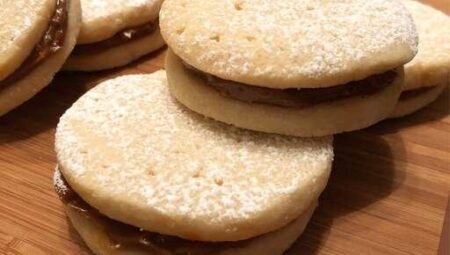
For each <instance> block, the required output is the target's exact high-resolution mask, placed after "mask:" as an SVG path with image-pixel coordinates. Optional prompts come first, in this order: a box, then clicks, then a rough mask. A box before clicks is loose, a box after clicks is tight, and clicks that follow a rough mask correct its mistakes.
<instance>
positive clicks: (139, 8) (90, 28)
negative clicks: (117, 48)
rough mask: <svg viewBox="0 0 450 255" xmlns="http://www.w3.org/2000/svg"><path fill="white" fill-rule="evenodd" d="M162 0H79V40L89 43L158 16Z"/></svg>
mask: <svg viewBox="0 0 450 255" xmlns="http://www.w3.org/2000/svg"><path fill="white" fill-rule="evenodd" d="M161 3H162V0H114V1H112V0H81V6H82V9H83V12H82V20H83V24H82V27H81V31H80V41H81V42H82V43H89V42H94V41H100V40H104V39H107V38H108V37H111V36H112V35H114V34H115V33H117V32H118V31H120V30H122V29H125V28H128V27H132V26H136V25H141V24H143V23H145V22H150V21H153V20H155V19H156V18H157V17H158V13H159V9H160V6H161Z"/></svg>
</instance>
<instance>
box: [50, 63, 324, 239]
mask: <svg viewBox="0 0 450 255" xmlns="http://www.w3.org/2000/svg"><path fill="white" fill-rule="evenodd" d="M55 148H56V152H57V159H58V163H59V165H60V169H61V172H62V173H63V175H64V176H65V177H66V180H67V182H68V183H69V184H70V186H71V187H72V188H73V189H74V190H75V191H76V192H77V193H78V194H79V195H80V196H81V197H82V198H83V199H84V200H85V201H86V202H88V203H89V204H90V205H91V206H93V207H94V208H97V209H98V210H99V211H100V212H101V213H102V214H104V215H107V216H108V217H110V218H113V219H115V220H118V221H121V222H124V223H127V224H130V225H134V226H139V227H141V228H144V229H146V230H148V231H152V232H158V233H162V234H167V235H172V236H178V237H181V238H184V239H188V240H201V241H236V240H243V239H249V238H251V237H254V236H258V235H262V234H265V233H268V232H270V231H273V230H276V229H279V228H281V227H283V226H285V225H287V224H288V223H289V222H291V221H292V220H294V219H296V218H297V217H299V216H300V214H301V213H302V212H303V211H305V210H306V209H307V208H308V206H309V205H310V204H311V203H312V202H313V201H315V200H316V199H317V197H318V196H319V194H320V193H321V192H322V190H323V189H324V188H325V185H326V183H327V180H328V177H329V173H330V168H331V163H332V159H333V149H332V138H331V137H324V138H319V139H312V138H309V139H300V138H295V137H286V136H278V135H267V134H263V133H256V132H252V131H247V130H241V129H237V128H233V127H231V126H227V125H224V124H221V123H219V122H215V121H211V120H208V119H205V118H203V117H202V116H200V115H198V114H195V113H193V112H191V111H189V110H188V109H186V108H185V107H183V106H181V105H179V104H177V103H176V101H175V100H174V99H172V98H171V96H170V94H169V91H168V88H167V82H166V73H165V72H164V71H160V72H157V73H155V74H152V75H135V76H124V77H120V78H116V79H113V80H109V81H106V82H104V83H103V84H101V85H99V86H97V87H96V88H94V89H92V90H91V91H89V92H88V93H87V94H86V95H84V96H83V97H81V99H80V100H79V101H77V102H76V103H75V104H74V105H73V106H72V108H70V109H69V110H68V111H67V112H66V113H65V114H64V116H63V117H62V118H61V122H60V123H59V125H58V128H57V132H56V144H55Z"/></svg>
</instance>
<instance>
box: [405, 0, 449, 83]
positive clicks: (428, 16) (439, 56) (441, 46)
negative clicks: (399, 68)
mask: <svg viewBox="0 0 450 255" xmlns="http://www.w3.org/2000/svg"><path fill="white" fill-rule="evenodd" d="M402 3H403V4H405V6H406V7H407V9H408V10H409V11H410V12H411V14H412V16H413V19H414V22H415V24H416V26H417V30H418V32H419V37H420V43H419V53H418V54H417V56H416V57H415V58H414V59H413V61H411V62H409V63H408V64H407V65H405V90H412V89H417V88H421V87H427V86H436V85H440V84H443V85H445V84H448V83H449V79H450V76H449V72H450V17H449V16H448V15H446V14H445V13H443V12H441V11H439V10H436V9H434V8H432V7H431V6H428V5H425V4H422V3H419V2H416V1H412V0H403V1H402ZM449 4H450V3H449Z"/></svg>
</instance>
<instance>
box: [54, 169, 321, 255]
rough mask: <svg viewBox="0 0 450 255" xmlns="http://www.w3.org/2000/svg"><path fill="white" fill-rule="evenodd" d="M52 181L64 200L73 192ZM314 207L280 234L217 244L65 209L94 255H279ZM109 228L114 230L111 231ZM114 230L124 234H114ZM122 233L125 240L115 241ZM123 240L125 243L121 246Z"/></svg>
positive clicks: (58, 178) (59, 181)
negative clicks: (144, 240) (184, 238)
mask: <svg viewBox="0 0 450 255" xmlns="http://www.w3.org/2000/svg"><path fill="white" fill-rule="evenodd" d="M54 180H55V189H56V190H57V192H58V194H59V193H63V194H62V196H67V195H69V194H67V193H70V192H73V191H71V190H70V187H68V186H67V184H66V183H65V182H64V181H63V180H62V178H61V173H60V172H59V170H56V172H55V178H54ZM64 193H66V194H64ZM72 195H73V194H72ZM76 201H79V200H76ZM316 206H317V202H314V203H313V204H312V205H310V206H309V207H308V209H307V210H306V211H305V212H303V213H302V214H301V215H300V216H299V217H298V218H297V219H295V220H294V221H293V222H291V223H289V224H288V225H286V226H285V227H283V228H281V229H279V230H275V231H273V232H270V233H268V234H264V235H262V236H258V237H254V238H252V239H249V240H244V241H237V242H218V243H217V242H216V243H205V242H193V241H189V240H183V239H179V238H176V237H171V236H163V235H159V234H155V233H143V232H142V231H141V230H139V229H138V228H135V227H132V226H128V225H125V224H123V223H119V222H115V221H113V220H111V219H108V218H106V217H105V216H103V215H99V214H94V213H92V212H90V210H92V209H91V208H89V207H88V206H86V205H83V203H79V202H78V203H77V204H76V206H74V205H72V204H70V202H68V203H65V206H64V208H65V211H66V214H67V216H68V218H69V219H70V221H71V223H72V225H73V226H74V228H75V229H76V230H77V232H78V233H79V234H80V235H81V237H82V239H83V240H84V241H85V243H86V244H87V246H88V247H89V248H90V249H91V250H92V251H93V252H94V253H95V254H108V255H115V254H117V255H118V254H128V255H131V254H154V255H156V254H180V253H183V252H184V253H183V254H191V255H196V254H198V255H200V254H216V255H281V254H283V252H284V251H286V250H287V249H288V248H289V247H290V246H291V245H292V243H294V241H295V240H296V239H297V238H298V237H299V236H300V234H301V233H302V232H303V231H304V229H305V227H306V225H307V224H308V222H309V220H310V218H311V216H312V213H313V211H314V209H315V207H316ZM80 207H81V208H80ZM112 225H114V226H115V227H114V228H113V230H111V226H112ZM116 229H126V231H119V232H114V230H116ZM125 233H126V234H127V235H128V236H127V237H117V235H119V234H125ZM143 236H145V237H147V238H146V242H145V244H142V243H139V240H140V239H141V238H142V237H143ZM122 239H125V240H127V242H124V243H122V242H121V240H122ZM161 240H162V241H161Z"/></svg>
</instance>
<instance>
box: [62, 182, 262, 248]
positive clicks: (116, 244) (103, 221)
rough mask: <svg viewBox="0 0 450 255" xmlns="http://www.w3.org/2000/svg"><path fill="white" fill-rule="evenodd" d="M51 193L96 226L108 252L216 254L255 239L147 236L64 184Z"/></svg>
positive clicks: (243, 245)
mask: <svg viewBox="0 0 450 255" xmlns="http://www.w3.org/2000/svg"><path fill="white" fill-rule="evenodd" d="M55 190H56V192H57V194H58V196H59V198H60V199H61V200H62V201H63V203H64V204H65V205H66V206H68V207H70V208H71V209H73V210H75V211H76V212H78V213H79V214H81V215H82V216H83V217H86V218H88V219H89V220H93V221H96V222H97V223H100V225H101V226H102V228H103V230H104V232H105V233H107V235H108V238H109V240H110V243H111V249H144V250H148V251H149V254H166V253H169V254H189V255H207V254H216V253H218V252H219V251H223V250H226V249H229V248H245V247H246V246H248V245H249V243H250V242H251V241H252V240H254V239H255V238H257V237H255V238H252V239H248V240H243V241H236V242H215V243H212V242H211V243H209V242H201V241H190V240H185V239H181V238H178V237H174V236H167V235H161V234H157V233H153V232H148V231H145V230H142V229H139V228H137V227H134V226H131V225H127V224H125V223H121V222H118V221H115V220H112V219H110V218H108V217H106V216H104V215H102V214H101V213H100V212H99V211H98V210H96V209H95V208H93V207H91V206H90V205H89V204H87V203H86V202H85V201H84V200H83V199H82V198H81V197H80V196H79V195H78V194H77V193H76V192H75V191H74V190H73V189H72V188H71V187H70V186H69V184H68V183H67V182H66V181H65V179H64V177H63V176H62V175H61V178H60V179H59V180H58V184H57V185H56V187H55Z"/></svg>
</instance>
